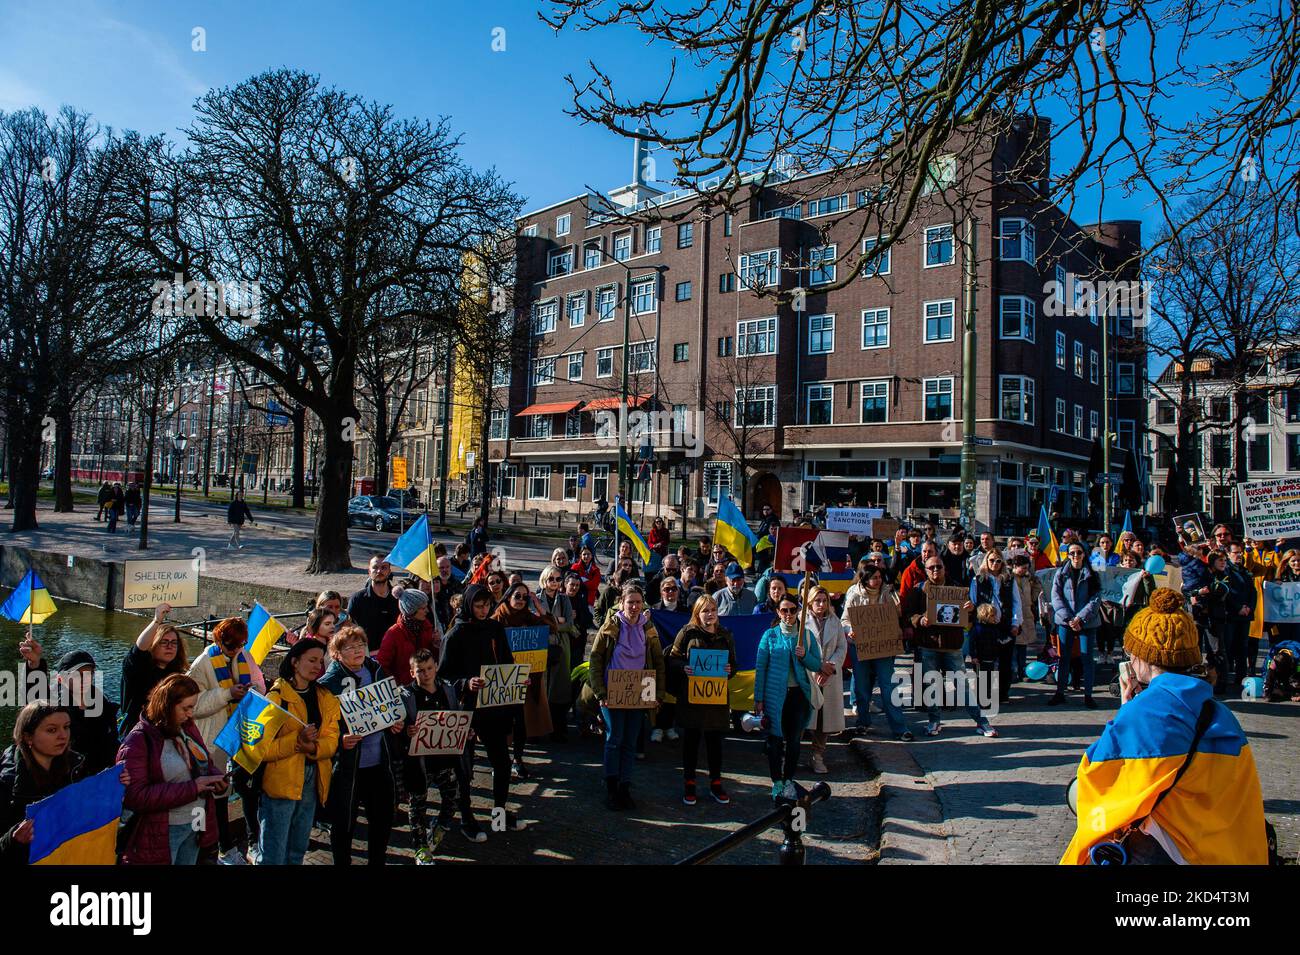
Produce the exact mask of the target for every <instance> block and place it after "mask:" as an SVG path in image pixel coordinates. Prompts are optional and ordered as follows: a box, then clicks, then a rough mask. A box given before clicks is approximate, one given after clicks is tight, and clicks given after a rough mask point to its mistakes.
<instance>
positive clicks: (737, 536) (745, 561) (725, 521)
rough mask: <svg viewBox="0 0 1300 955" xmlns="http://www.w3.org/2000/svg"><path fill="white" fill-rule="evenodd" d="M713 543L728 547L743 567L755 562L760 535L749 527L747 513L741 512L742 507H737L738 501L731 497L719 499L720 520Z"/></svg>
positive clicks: (716, 526) (715, 527)
mask: <svg viewBox="0 0 1300 955" xmlns="http://www.w3.org/2000/svg"><path fill="white" fill-rule="evenodd" d="M713 543H715V544H721V545H722V546H723V547H725V548H727V551H728V552H729V553H731V554H733V555H734V556H735V558H736V560H737V562H739V564H740V565H741V566H742V567H749V566H751V565H752V564H753V563H754V551H755V549H756V548H757V547H758V537H757V536H755V534H754V532H753V531H752V530H750V529H749V523H748V522H747V521H746V520H745V515H743V514H741V513H740V508H738V507H736V502H735V501H733V500H732V499H731V498H730V497H722V498H719V500H718V520H717V522H716V523H715V524H714V525H713Z"/></svg>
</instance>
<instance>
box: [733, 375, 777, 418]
mask: <svg viewBox="0 0 1300 955" xmlns="http://www.w3.org/2000/svg"><path fill="white" fill-rule="evenodd" d="M775 424H776V386H775V385H762V386H760V387H757V388H737V389H736V418H735V426H736V427H737V428H743V427H746V426H748V427H751V428H770V427H772V426H774V425H775Z"/></svg>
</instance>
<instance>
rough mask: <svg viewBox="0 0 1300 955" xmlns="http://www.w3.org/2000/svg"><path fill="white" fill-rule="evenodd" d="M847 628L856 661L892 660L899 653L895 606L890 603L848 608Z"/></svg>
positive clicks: (898, 630) (900, 651) (900, 638)
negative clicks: (856, 655)
mask: <svg viewBox="0 0 1300 955" xmlns="http://www.w3.org/2000/svg"><path fill="white" fill-rule="evenodd" d="M849 626H851V627H852V628H853V646H854V648H855V649H856V650H857V651H858V659H859V660H880V659H884V658H891V659H892V658H893V657H896V656H898V654H900V653H902V652H903V631H902V628H901V627H900V625H899V620H898V607H897V605H895V604H894V603H893V602H892V601H891V602H890V603H883V604H867V605H860V606H857V607H850V608H849Z"/></svg>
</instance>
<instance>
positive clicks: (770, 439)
mask: <svg viewBox="0 0 1300 955" xmlns="http://www.w3.org/2000/svg"><path fill="white" fill-rule="evenodd" d="M738 344H739V343H738ZM774 361H775V360H774V359H773V358H764V357H759V356H745V355H738V356H737V357H735V358H723V359H719V360H718V361H717V362H715V363H714V364H713V366H712V367H713V370H714V373H713V374H712V375H711V376H710V378H709V380H708V383H707V385H706V386H705V401H704V406H705V421H706V422H707V423H708V426H709V427H708V430H707V431H706V434H707V435H708V438H709V441H708V443H709V446H710V448H711V449H712V450H713V451H714V453H715V454H719V455H722V456H723V457H726V458H728V459H729V460H730V461H731V462H732V463H734V464H735V466H736V473H737V476H736V478H735V479H734V480H733V485H735V484H738V489H739V492H740V494H739V496H740V501H741V509H742V510H747V509H748V507H749V479H750V476H751V474H752V472H753V471H755V470H756V463H757V462H759V461H762V460H765V459H770V458H771V457H772V455H773V454H775V453H776V452H777V451H778V450H780V444H779V442H780V435H779V430H780V429H779V428H778V427H776V426H777V425H778V424H780V423H781V422H782V420H783V419H784V417H785V416H784V415H783V412H784V411H786V410H787V405H788V403H789V401H790V399H789V397H788V396H785V395H783V394H781V392H783V391H788V389H775V388H773V387H772V382H773V381H774V380H775V377H774V370H773V369H774ZM769 392H771V393H772V394H773V397H772V398H771V399H769V398H768V397H767V396H768V393H769Z"/></svg>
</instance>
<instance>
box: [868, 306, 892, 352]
mask: <svg viewBox="0 0 1300 955" xmlns="http://www.w3.org/2000/svg"><path fill="white" fill-rule="evenodd" d="M862 347H863V348H888V347H889V309H887V308H868V309H863V311H862Z"/></svg>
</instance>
